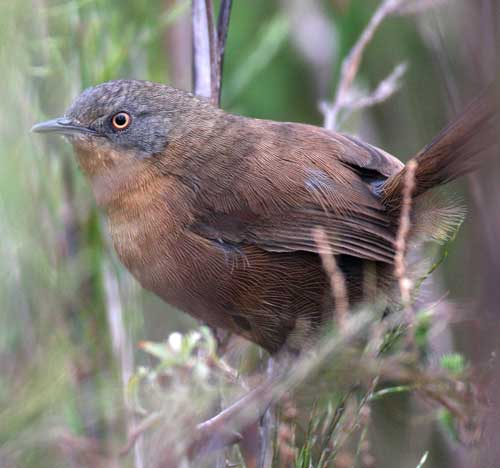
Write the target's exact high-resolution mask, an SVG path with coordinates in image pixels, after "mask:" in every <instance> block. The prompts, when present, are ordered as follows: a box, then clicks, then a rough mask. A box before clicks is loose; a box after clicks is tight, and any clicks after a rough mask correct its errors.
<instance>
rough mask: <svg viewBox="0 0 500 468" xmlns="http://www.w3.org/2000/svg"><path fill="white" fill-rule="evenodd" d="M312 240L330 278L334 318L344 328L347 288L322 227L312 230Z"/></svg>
mask: <svg viewBox="0 0 500 468" xmlns="http://www.w3.org/2000/svg"><path fill="white" fill-rule="evenodd" d="M313 235H314V242H315V243H316V246H317V249H318V254H319V256H320V257H321V262H322V263H323V268H324V270H325V272H326V274H327V276H328V278H329V280H330V289H331V294H332V297H333V300H334V301H335V317H334V318H335V320H336V322H337V325H338V327H339V328H340V329H343V328H344V325H345V323H346V319H347V312H348V310H349V301H348V299H347V288H346V284H345V278H344V275H343V273H342V271H340V269H339V267H338V266H337V262H336V261H335V257H334V255H333V252H332V249H331V247H330V244H329V243H328V238H327V237H326V234H325V231H324V230H323V229H319V228H318V229H315V230H314V233H313Z"/></svg>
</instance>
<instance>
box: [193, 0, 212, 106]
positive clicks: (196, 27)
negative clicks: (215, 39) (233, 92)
mask: <svg viewBox="0 0 500 468" xmlns="http://www.w3.org/2000/svg"><path fill="white" fill-rule="evenodd" d="M192 28H193V30H192V34H193V92H194V94H196V95H197V96H203V97H206V98H210V96H211V93H212V86H211V64H210V36H209V27H208V16H207V7H206V3H205V0H193V4H192Z"/></svg>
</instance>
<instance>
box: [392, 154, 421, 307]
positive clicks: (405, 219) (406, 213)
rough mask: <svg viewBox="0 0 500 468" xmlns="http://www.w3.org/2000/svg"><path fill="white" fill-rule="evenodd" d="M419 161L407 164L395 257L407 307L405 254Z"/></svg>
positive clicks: (408, 291)
mask: <svg viewBox="0 0 500 468" xmlns="http://www.w3.org/2000/svg"><path fill="white" fill-rule="evenodd" d="M416 170H417V161H415V160H414V159H412V160H411V161H409V162H408V164H407V165H406V174H405V179H404V187H403V202H402V207H401V213H400V216H399V228H398V232H397V235H396V242H395V248H396V255H395V257H394V276H395V277H396V278H397V280H398V283H399V291H400V294H401V300H402V302H403V305H404V306H405V307H407V306H408V305H409V303H410V300H411V288H412V283H411V280H410V278H409V277H408V275H407V274H406V264H405V255H406V250H407V242H408V235H409V233H410V228H411V220H410V215H411V206H412V195H413V191H414V189H415V171H416Z"/></svg>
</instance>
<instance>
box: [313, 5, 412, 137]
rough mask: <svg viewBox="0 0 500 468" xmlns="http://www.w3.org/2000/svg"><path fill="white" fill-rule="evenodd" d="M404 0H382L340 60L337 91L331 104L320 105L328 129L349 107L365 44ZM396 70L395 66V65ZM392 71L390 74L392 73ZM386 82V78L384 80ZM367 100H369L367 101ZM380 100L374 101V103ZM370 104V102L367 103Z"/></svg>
mask: <svg viewBox="0 0 500 468" xmlns="http://www.w3.org/2000/svg"><path fill="white" fill-rule="evenodd" d="M405 1H406V0H384V1H383V2H382V3H381V5H380V6H379V7H378V8H377V10H376V11H375V13H374V15H373V16H372V18H371V19H370V22H369V23H368V25H367V26H366V28H365V29H364V31H363V33H362V34H361V36H360V37H359V39H358V41H357V42H356V44H355V45H354V47H353V48H352V49H351V51H350V53H349V55H348V56H347V57H346V58H345V59H344V61H343V62H342V68H341V72H340V82H339V85H338V87H337V93H336V95H335V99H334V102H333V104H328V103H323V104H322V105H321V111H322V112H323V114H324V116H325V121H324V127H325V128H327V129H329V130H334V129H335V128H337V125H338V118H339V114H340V112H341V111H342V110H343V109H345V108H349V107H350V102H349V101H350V97H349V96H350V91H351V88H352V85H353V82H354V79H355V78H356V75H357V73H358V70H359V66H360V64H361V59H362V58H363V53H364V51H365V49H366V46H367V45H368V44H369V42H370V41H371V40H372V38H373V36H374V34H375V32H376V31H377V29H378V27H379V26H380V25H381V23H382V22H383V21H384V19H386V18H387V17H388V16H390V15H391V14H392V13H394V12H395V11H397V10H398V9H399V8H400V7H401V6H402V5H403V3H404V2H405ZM396 70H397V67H396ZM393 74H394V72H393V73H392V74H391V75H393ZM391 75H390V76H391ZM384 81H385V82H388V78H386V79H385V80H384ZM397 89H398V88H397V86H395V87H393V88H392V89H390V90H389V89H388V90H387V91H386V92H385V93H384V94H385V99H387V98H389V97H390V96H391V95H392V94H393V93H394V92H395V91H397ZM367 102H369V101H367ZM377 102H381V101H375V102H374V103H377ZM369 105H372V104H369Z"/></svg>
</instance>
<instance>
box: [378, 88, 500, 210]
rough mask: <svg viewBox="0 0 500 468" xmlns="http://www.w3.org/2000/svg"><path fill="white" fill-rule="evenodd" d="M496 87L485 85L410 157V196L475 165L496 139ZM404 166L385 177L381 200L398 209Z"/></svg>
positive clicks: (445, 181) (440, 183)
mask: <svg viewBox="0 0 500 468" xmlns="http://www.w3.org/2000/svg"><path fill="white" fill-rule="evenodd" d="M497 96H498V93H497V90H496V88H495V87H494V86H493V85H490V86H489V87H488V88H486V89H485V90H484V91H483V92H482V93H481V94H480V95H479V96H478V97H477V98H476V99H475V100H474V101H472V102H471V103H470V105H469V106H468V107H467V108H466V109H465V110H464V111H463V112H462V113H461V114H460V115H459V116H458V117H457V118H456V119H455V120H454V121H453V122H452V123H450V124H449V125H448V126H447V127H446V128H444V130H442V131H441V133H439V134H438V135H437V136H436V138H434V140H433V141H432V142H431V143H430V144H429V145H427V146H426V147H425V148H423V149H422V150H421V151H420V152H419V153H418V154H417V155H416V156H415V157H414V158H413V159H414V160H415V161H416V163H417V167H416V169H415V175H414V184H415V185H414V190H413V198H416V197H419V196H420V195H422V194H424V193H425V192H427V191H428V190H430V189H432V188H434V187H437V186H439V185H442V184H446V183H447V182H450V181H452V180H454V179H456V178H457V177H459V176H461V175H464V174H466V173H468V172H470V171H472V170H473V169H475V168H476V167H477V166H478V164H479V162H480V160H481V156H482V154H483V153H484V152H485V151H486V150H488V149H490V148H491V147H492V146H493V145H495V143H498V141H499V135H498V132H497V128H498V127H497V123H498V122H497V118H496V117H497V116H498V107H497ZM406 174H407V168H406V167H405V168H404V169H403V170H401V171H400V172H399V173H397V174H395V175H394V176H392V177H391V178H389V179H388V180H387V182H386V183H385V185H384V186H383V188H382V190H383V192H382V193H383V203H384V205H385V206H386V207H387V208H388V209H389V210H394V211H399V209H400V207H401V203H402V196H403V190H404V185H405V180H406Z"/></svg>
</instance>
